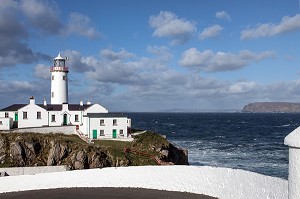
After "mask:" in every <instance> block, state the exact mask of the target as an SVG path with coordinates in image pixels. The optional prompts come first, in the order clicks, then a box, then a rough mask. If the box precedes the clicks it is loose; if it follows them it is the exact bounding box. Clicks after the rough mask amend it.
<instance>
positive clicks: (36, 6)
mask: <svg viewBox="0 0 300 199" xmlns="http://www.w3.org/2000/svg"><path fill="white" fill-rule="evenodd" d="M20 6H21V10H22V12H23V13H24V15H25V16H26V17H27V18H28V19H29V21H30V22H31V24H33V25H34V26H35V27H36V28H39V29H41V30H42V31H43V32H46V33H51V34H58V33H59V32H60V30H61V27H62V24H61V22H60V20H59V18H58V16H59V13H58V9H57V6H56V5H55V4H54V3H53V2H52V3H51V4H50V1H38V0H22V1H21V5H20Z"/></svg>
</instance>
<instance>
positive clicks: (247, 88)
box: [229, 81, 259, 94]
mask: <svg viewBox="0 0 300 199" xmlns="http://www.w3.org/2000/svg"><path fill="white" fill-rule="evenodd" d="M258 86H259V85H258V84H257V83H256V82H253V81H251V82H238V83H235V84H233V85H231V86H230V87H229V93H231V94H241V93H247V92H251V91H255V90H257V88H258Z"/></svg>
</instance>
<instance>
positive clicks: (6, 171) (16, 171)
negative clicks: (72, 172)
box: [0, 166, 68, 177]
mask: <svg viewBox="0 0 300 199" xmlns="http://www.w3.org/2000/svg"><path fill="white" fill-rule="evenodd" d="M67 170H68V169H67V167H66V166H41V167H11V168H0V177H3V176H18V175H34V174H37V173H52V172H61V171H67Z"/></svg>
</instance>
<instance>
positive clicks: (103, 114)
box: [83, 113, 127, 118]
mask: <svg viewBox="0 0 300 199" xmlns="http://www.w3.org/2000/svg"><path fill="white" fill-rule="evenodd" d="M83 117H89V118H101V117H127V115H125V114H124V113H88V114H87V115H86V116H85V115H84V116H83Z"/></svg>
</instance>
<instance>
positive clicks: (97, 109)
mask: <svg viewBox="0 0 300 199" xmlns="http://www.w3.org/2000/svg"><path fill="white" fill-rule="evenodd" d="M87 113H108V110H107V109H106V108H104V107H103V106H101V105H100V104H93V105H91V106H90V107H88V108H87V109H86V110H85V111H84V115H86V114H87Z"/></svg>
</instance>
